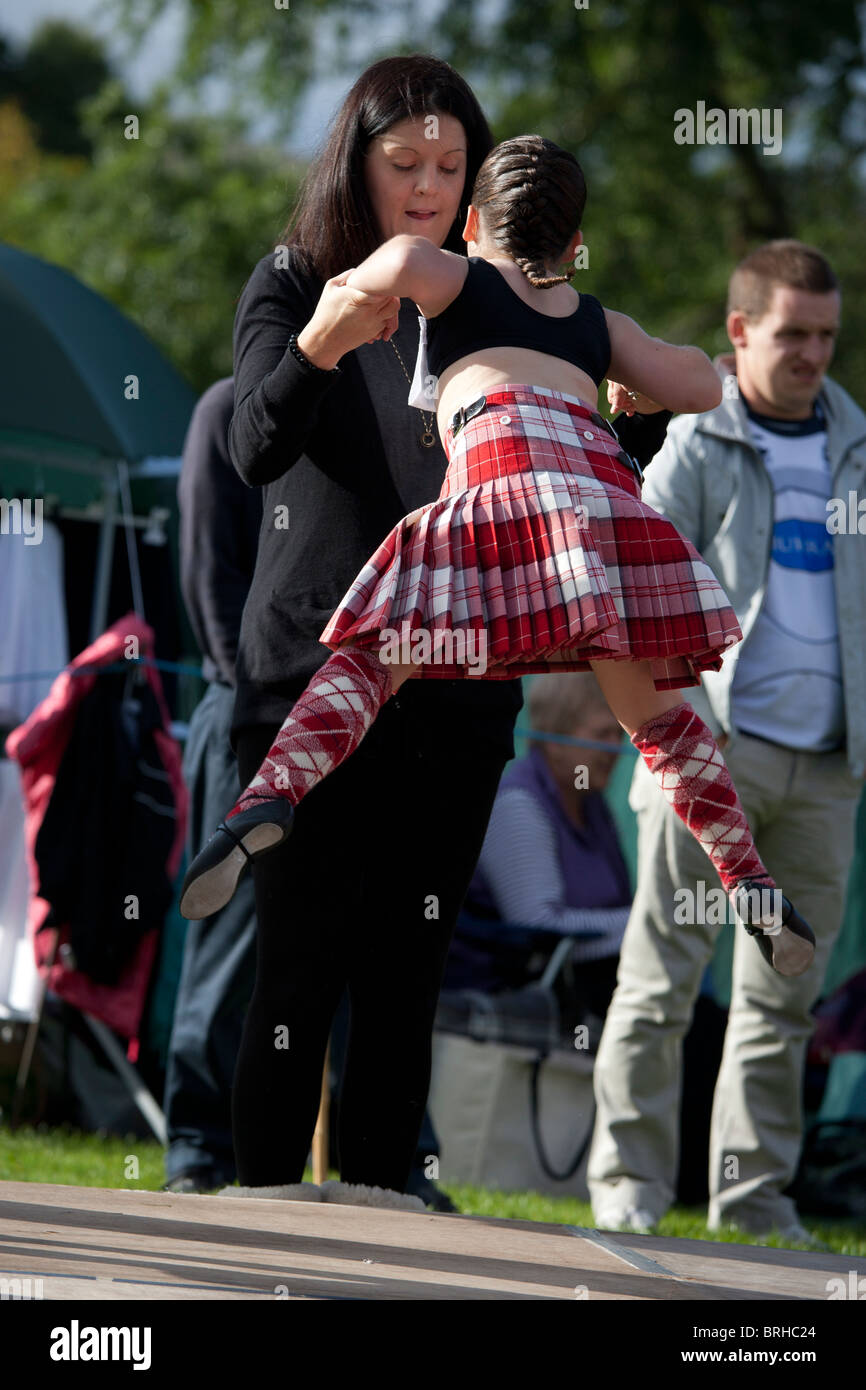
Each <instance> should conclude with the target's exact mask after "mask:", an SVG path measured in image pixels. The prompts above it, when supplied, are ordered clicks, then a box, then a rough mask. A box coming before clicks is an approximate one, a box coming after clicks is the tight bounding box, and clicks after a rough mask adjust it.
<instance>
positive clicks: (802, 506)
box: [731, 401, 845, 752]
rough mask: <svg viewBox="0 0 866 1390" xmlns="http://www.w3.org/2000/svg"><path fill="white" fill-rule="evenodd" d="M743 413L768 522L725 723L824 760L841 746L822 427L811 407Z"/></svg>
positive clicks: (840, 697)
mask: <svg viewBox="0 0 866 1390" xmlns="http://www.w3.org/2000/svg"><path fill="white" fill-rule="evenodd" d="M746 411H747V415H748V421H749V429H750V432H751V435H752V438H753V440H754V443H755V447H756V448H757V449H758V451H759V452H760V454H761V457H762V458H763V460H764V464H765V466H766V469H767V472H768V473H769V475H770V478H771V480H772V483H773V489H774V504H773V505H774V516H773V539H772V551H771V557H770V568H769V574H768V578H767V590H766V593H765V595H764V602H763V604H762V606H761V611H760V613H759V614H758V617H757V620H756V622H755V626H754V627H753V628H752V631H751V632H750V633H749V636H748V637H747V638H746V640H745V642H744V643H743V648H742V651H741V653H740V657H739V660H738V662H737V666H736V669H735V672H734V679H733V684H732V688H731V701H732V718H733V723H734V726H735V727H736V728H737V729H742V730H743V732H744V733H751V734H757V735H758V736H760V737H761V738H766V739H769V740H770V741H771V742H773V743H779V744H782V745H783V746H784V747H787V748H797V749H804V750H808V751H810V752H825V751H828V750H829V749H833V748H838V747H840V746H841V745H842V744H843V742H844V739H845V703H844V698H843V691H842V668H841V660H840V653H839V632H838V624H837V618H836V595H835V589H834V583H833V563H834V557H833V537H832V535H831V534H830V532H829V531H828V529H827V499H828V498H829V497H830V496H831V492H832V474H831V469H830V460H829V457H828V455H827V428H826V423H825V421H824V416H823V412H822V410H821V407H820V404H819V403H818V402H817V401H816V403H815V413H814V414H813V415H812V417H811V419H809V420H773V419H769V418H768V417H767V416H765V415H758V414H756V412H754V411H752V410H751V409H750V408H749V407H748V405H747V406H746ZM756 541H757V537H756Z"/></svg>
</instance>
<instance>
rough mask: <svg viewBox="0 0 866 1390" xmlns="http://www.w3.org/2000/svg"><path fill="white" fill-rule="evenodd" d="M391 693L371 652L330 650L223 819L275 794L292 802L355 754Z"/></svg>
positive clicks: (382, 666)
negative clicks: (254, 772) (260, 763)
mask: <svg viewBox="0 0 866 1390" xmlns="http://www.w3.org/2000/svg"><path fill="white" fill-rule="evenodd" d="M390 695H391V671H390V668H389V667H388V666H387V665H385V664H383V663H382V662H381V661H380V660H379V657H378V655H377V653H376V652H372V651H369V650H368V649H366V648H361V647H351V648H349V647H346V648H343V649H342V650H340V651H336V652H334V654H333V656H332V657H331V658H330V659H329V660H328V661H326V662H325V664H324V666H323V667H322V668H321V670H320V671H317V672H316V674H315V676H313V679H312V680H311V681H310V683H309V685H308V686H307V688H306V690H305V691H304V693H303V695H301V696H300V698H299V699H298V700H297V701H296V703H295V704H294V706H293V707H292V712H291V714H290V715H289V716H288V717H287V718H286V719H285V720H284V721H283V725H282V728H281V729H280V731H279V733H278V734H277V736H276V738H275V739H274V742H273V743H272V744H271V747H270V748H269V750H268V752H267V755H266V757H265V759H264V761H263V762H262V765H261V767H260V768H259V770H258V772H257V773H256V775H255V777H253V779H252V780H251V781H250V782H249V784H248V785H247V787H246V788H245V789H244V791H242V792H241V794H240V796H239V797H238V799H237V801H236V802H235V804H234V806H233V807H232V809H231V810H230V811H229V813H228V816H226V820H228V819H229V818H230V817H231V816H236V815H238V814H239V813H240V812H241V811H248V810H249V808H250V807H251V806H255V805H257V804H258V803H259V802H262V801H270V800H271V799H272V798H273V797H275V796H283V797H285V798H286V799H287V800H288V801H291V802H292V804H293V805H294V806H297V804H298V802H299V801H300V800H301V798H302V797H303V796H305V795H306V793H307V792H308V791H310V789H311V788H312V787H314V786H315V785H316V783H317V782H321V780H322V778H323V777H326V776H327V774H328V773H329V772H332V771H333V769H334V768H335V767H337V765H338V764H339V763H341V762H343V760H344V759H345V758H348V756H349V754H350V753H354V751H355V749H356V748H357V747H358V744H359V743H360V742H361V739H362V738H363V737H364V735H365V733H366V732H367V730H368V729H369V727H370V725H371V724H372V722H373V720H374V719H375V718H376V715H377V714H378V713H379V710H380V709H381V708H382V706H383V705H384V704H385V702H386V700H388V698H389V697H390Z"/></svg>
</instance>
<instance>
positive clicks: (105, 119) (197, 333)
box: [0, 85, 302, 390]
mask: <svg viewBox="0 0 866 1390" xmlns="http://www.w3.org/2000/svg"><path fill="white" fill-rule="evenodd" d="M117 100H118V92H117V90H116V89H115V88H113V87H112V86H111V85H109V86H108V87H106V88H104V89H103V92H102V93H101V95H100V97H99V98H97V99H95V100H94V101H93V102H91V103H90V104H89V106H88V107H87V108H86V111H85V118H84V129H85V131H86V133H87V135H88V137H89V139H90V140H91V141H92V146H93V164H92V167H89V166H88V165H87V164H86V163H85V162H84V161H82V160H72V159H59V158H57V157H51V156H43V157H42V159H41V161H40V162H39V164H38V165H37V167H36V169H35V170H34V169H30V170H29V171H28V176H27V178H26V179H24V180H21V181H20V182H18V183H17V184H14V186H12V187H8V186H7V189H6V196H5V197H4V199H3V201H2V206H0V237H2V238H3V239H4V240H6V241H9V242H12V243H13V244H14V245H17V246H20V247H21V249H22V250H25V251H29V252H30V253H32V254H33V255H38V256H43V257H44V258H45V259H46V260H51V261H54V262H55V263H57V264H59V265H63V266H65V267H66V268H67V269H68V270H70V271H72V272H73V273H74V274H75V275H77V276H78V277H79V278H80V279H81V280H82V281H83V282H84V283H85V284H87V285H89V286H90V288H91V289H94V290H96V291H97V292H99V293H100V294H104V295H105V296H106V298H108V299H110V300H111V301H112V302H113V303H115V304H116V305H117V306H118V308H120V309H122V310H123V311H124V312H125V313H127V314H129V316H130V317H131V318H133V319H135V321H136V322H137V323H138V324H139V325H140V326H141V327H142V328H143V329H144V331H145V332H146V333H148V334H149V335H150V337H151V338H152V339H153V340H154V341H155V342H156V343H157V344H158V345H159V346H160V347H161V348H162V350H163V351H164V352H165V353H166V355H167V356H168V357H169V358H170V359H171V360H172V361H173V362H174V364H175V365H176V366H177V367H178V368H179V370H180V371H182V372H183V373H184V374H185V375H186V377H187V378H188V380H189V381H190V383H191V384H192V385H193V386H194V387H195V388H196V389H197V390H203V389H204V388H205V387H206V386H208V385H210V383H211V382H212V381H214V380H216V379H217V378H218V377H220V376H227V375H230V374H231V370H232V324H233V320H234V312H235V306H236V302H237V299H238V296H239V295H240V292H241V290H242V289H243V286H244V284H245V282H246V280H247V277H248V276H249V274H250V271H251V270H252V268H253V265H254V264H255V262H256V260H257V259H258V258H259V257H260V256H262V255H264V254H265V253H266V252H267V251H268V250H269V249H270V248H271V247H272V246H273V245H274V244H275V243H276V241H277V238H278V236H279V233H280V231H281V230H282V227H283V225H284V223H285V219H286V214H287V211H288V208H289V206H290V205H291V202H292V201H293V199H294V196H295V194H296V191H297V186H298V182H299V178H300V175H301V172H302V171H301V170H300V169H299V168H298V167H297V166H296V165H294V164H293V163H292V162H291V161H290V160H288V159H287V158H286V156H285V155H284V154H282V153H281V152H279V151H273V150H268V149H252V148H250V147H249V146H248V145H247V144H246V143H245V142H244V140H243V138H242V132H241V129H240V127H239V125H238V123H237V122H232V121H229V120H216V119H214V118H213V117H208V118H206V119H205V118H200V119H185V120H178V119H177V118H175V117H172V116H171V115H170V114H169V112H168V111H167V110H166V109H165V107H164V106H163V105H156V106H154V107H153V108H151V109H145V110H143V111H140V112H139V122H140V125H139V133H138V138H137V139H127V138H126V135H125V130H126V129H127V127H126V126H125V123H124V121H123V119H122V116H120V115H117V114H115V113H116V108H117ZM106 113H107V114H106Z"/></svg>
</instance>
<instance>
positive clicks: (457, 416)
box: [451, 396, 487, 436]
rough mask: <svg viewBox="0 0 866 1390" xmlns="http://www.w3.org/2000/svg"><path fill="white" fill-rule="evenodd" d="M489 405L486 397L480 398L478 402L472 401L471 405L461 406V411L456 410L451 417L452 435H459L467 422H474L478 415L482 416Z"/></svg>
mask: <svg viewBox="0 0 866 1390" xmlns="http://www.w3.org/2000/svg"><path fill="white" fill-rule="evenodd" d="M486 404H487V397H486V396H479V397H478V399H477V401H472V403H471V404H470V405H461V407H460V409H459V410H455V412H454V414H453V415H452V416H451V434H452V436H453V435H455V434H459V433H460V431H461V430H462V428H463V426H464V425H465V424H466V421H467V420H474V418H475V416H476V415H480V414H481V412H482V410H483V409H484V407H485V406H486Z"/></svg>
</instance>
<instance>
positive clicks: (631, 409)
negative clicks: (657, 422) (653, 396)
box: [607, 381, 664, 416]
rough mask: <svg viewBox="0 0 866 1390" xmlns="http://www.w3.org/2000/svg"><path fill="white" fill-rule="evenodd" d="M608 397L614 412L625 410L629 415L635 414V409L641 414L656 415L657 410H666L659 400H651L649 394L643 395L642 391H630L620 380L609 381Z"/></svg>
mask: <svg viewBox="0 0 866 1390" xmlns="http://www.w3.org/2000/svg"><path fill="white" fill-rule="evenodd" d="M607 399H608V403H609V405H610V408H611V410H612V411H613V412H614V414H616V413H617V412H618V411H620V410H624V411H625V413H626V415H629V416H631V415H634V413H635V411H637V412H638V413H639V414H640V415H655V414H656V412H657V411H659V410H664V406H663V405H659V403H658V401H651V400H650V398H649V396H644V395H641V393H640V391H630V390H629V389H628V387H627V386H623V385H621V384H620V382H618V381H609V382H608V383H607Z"/></svg>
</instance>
